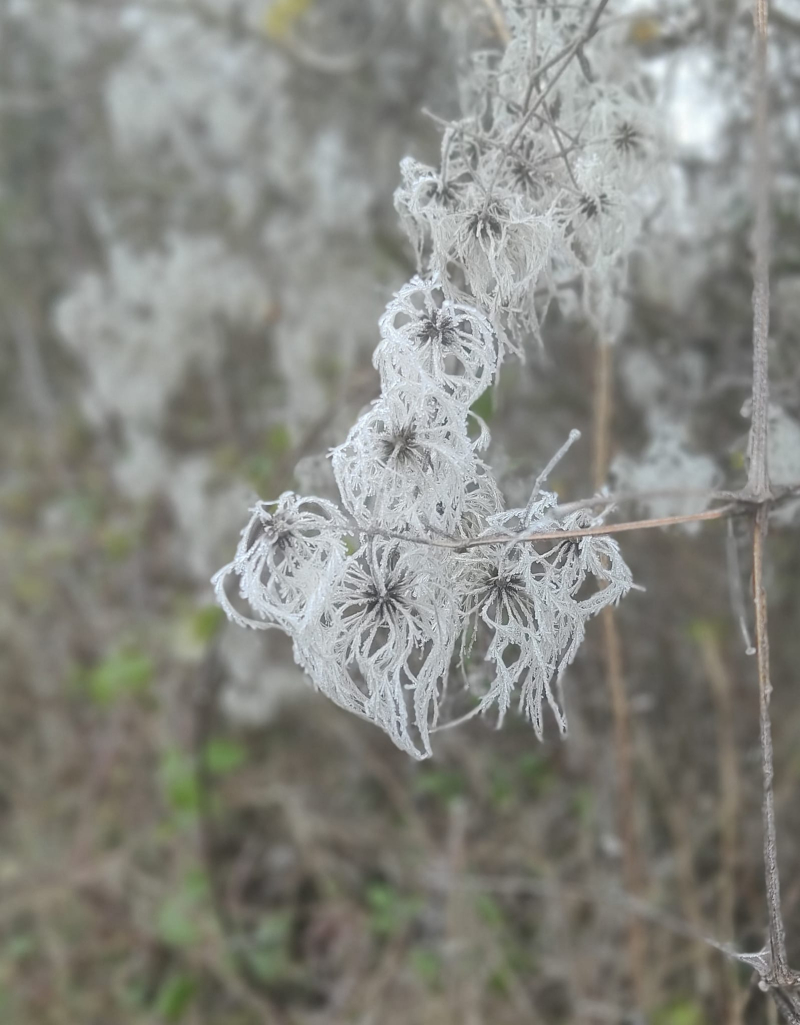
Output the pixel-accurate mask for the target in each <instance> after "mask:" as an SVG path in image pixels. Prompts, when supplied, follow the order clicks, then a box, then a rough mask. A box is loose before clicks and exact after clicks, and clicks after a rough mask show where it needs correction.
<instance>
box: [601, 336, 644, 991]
mask: <svg viewBox="0 0 800 1025" xmlns="http://www.w3.org/2000/svg"><path fill="white" fill-rule="evenodd" d="M612 391H613V375H612V346H611V345H610V344H608V343H607V342H604V341H603V340H602V339H601V340H599V341H598V346H597V366H596V373H595V387H594V399H595V403H594V458H593V464H594V465H593V477H594V486H595V488H600V487H601V486H602V484H603V483H604V482H605V479H606V475H607V473H608V464H609V459H610V452H611V413H612V406H613V403H612ZM601 618H602V624H603V658H604V663H605V670H606V684H607V686H608V692H609V696H610V699H611V714H612V718H613V721H614V754H615V759H616V771H617V800H618V803H619V832H620V839H621V840H622V858H623V864H622V869H623V876H624V880H625V889H626V890H627V891H628V893H629V894H631V895H632V896H634V897H637V896H639V895H640V894H641V892H642V870H641V860H640V856H639V845H638V838H637V835H636V820H635V804H636V788H635V783H634V775H633V744H632V740H631V716H630V706H629V703H628V695H627V693H626V690H625V677H624V670H623V663H622V644H621V641H620V636H619V628H618V625H617V618H616V613H615V610H614V609H613V608H612V607H611V606H610V605H609V606H607V607H606V608H605V609H603V612H602V616H601ZM628 959H629V963H630V973H631V982H632V984H633V991H634V995H635V998H636V1002H637V1004H638V1006H639V1009H640V1010H644V1009H645V1007H646V1003H647V992H646V986H645V980H646V960H647V937H646V935H645V930H644V923H643V922H642V921H641V919H639V918H637V917H636V916H633V917H632V918H631V919H630V921H629V923H628Z"/></svg>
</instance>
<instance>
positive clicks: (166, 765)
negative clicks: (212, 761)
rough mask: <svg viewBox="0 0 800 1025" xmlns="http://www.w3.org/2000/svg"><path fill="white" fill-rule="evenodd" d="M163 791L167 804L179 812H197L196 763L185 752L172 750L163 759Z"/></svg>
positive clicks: (161, 775)
mask: <svg viewBox="0 0 800 1025" xmlns="http://www.w3.org/2000/svg"><path fill="white" fill-rule="evenodd" d="M159 776H160V780H161V789H162V792H163V794H164V797H165V798H166V800H167V803H168V804H169V805H170V806H171V807H172V808H173V809H174V810H175V811H179V812H196V811H197V808H198V802H199V795H198V792H197V779H196V776H195V771H194V762H193V761H192V759H191V758H189V757H188V755H186V754H184V753H183V751H179V750H178V749H177V748H171V749H170V750H168V751H166V752H165V753H164V755H163V757H162V759H161V768H160V772H159Z"/></svg>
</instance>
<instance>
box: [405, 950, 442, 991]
mask: <svg viewBox="0 0 800 1025" xmlns="http://www.w3.org/2000/svg"><path fill="white" fill-rule="evenodd" d="M409 962H410V964H411V967H412V968H413V970H414V971H415V972H416V973H417V975H418V976H419V977H420V979H422V981H423V982H424V983H425V985H426V986H428V987H429V988H430V989H436V988H437V987H438V986H439V984H440V983H441V979H442V961H441V958H440V957H439V955H438V954H437V953H436V952H435V951H433V950H427V949H425V948H424V947H414V948H413V949H412V951H411V953H410V954H409Z"/></svg>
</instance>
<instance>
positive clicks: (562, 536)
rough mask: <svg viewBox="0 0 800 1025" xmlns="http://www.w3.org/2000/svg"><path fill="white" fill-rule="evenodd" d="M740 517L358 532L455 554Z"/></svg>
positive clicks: (734, 509) (726, 512)
mask: <svg viewBox="0 0 800 1025" xmlns="http://www.w3.org/2000/svg"><path fill="white" fill-rule="evenodd" d="M736 514H741V507H740V506H739V504H738V503H736V502H730V503H728V504H727V505H721V506H719V507H718V508H717V509H706V510H705V511H704V512H696V513H686V514H685V515H682V516H660V517H658V518H657V519H651V520H632V521H630V522H626V523H603V524H600V525H599V526H595V527H577V528H575V529H574V530H540V531H529V532H528V533H520V534H491V535H488V536H486V537H473V538H467V539H463V540H462V539H459V538H449V537H442V538H432V537H418V536H416V535H414V536H409V535H408V534H401V533H398V532H397V531H394V530H384V529H383V528H382V527H363V528H359V530H360V531H361V533H363V534H366V535H368V536H369V535H372V536H377V537H387V538H391V539H393V540H396V541H406V542H408V543H409V544H420V545H428V546H429V547H431V548H448V549H451V550H455V551H464V552H465V551H468V550H469V549H470V548H483V547H486V546H487V545H499V544H528V543H532V542H536V541H565V540H568V539H569V538H581V537H601V536H603V535H605V534H625V533H628V532H630V531H637V530H653V529H654V528H656V527H674V526H676V525H678V524H681V523H700V522H703V521H705V520H722V519H725V518H726V517H728V516H733V515H736Z"/></svg>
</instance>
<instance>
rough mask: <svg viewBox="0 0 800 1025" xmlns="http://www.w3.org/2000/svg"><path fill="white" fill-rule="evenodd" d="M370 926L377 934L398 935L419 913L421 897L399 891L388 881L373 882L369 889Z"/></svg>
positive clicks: (382, 935) (384, 935)
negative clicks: (410, 895) (409, 895)
mask: <svg viewBox="0 0 800 1025" xmlns="http://www.w3.org/2000/svg"><path fill="white" fill-rule="evenodd" d="M367 903H368V905H369V911H370V928H371V929H372V931H373V933H375V935H376V936H380V937H387V936H396V935H397V934H398V933H400V932H402V931H403V930H404V929H405V928H406V927H407V926H408V925H409V924H410V922H411V921H412V920H413V919H414V918H415V917H416V916H417V915H418V914H419V912H420V910H421V909H422V906H423V903H422V901H421V900H420V898H419V897H408V896H406V895H405V894H401V893H398V891H397V890H395V888H394V887H393V886H390V885H389V884H388V883H373V885H372V886H370V887H369V889H368V890H367Z"/></svg>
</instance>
